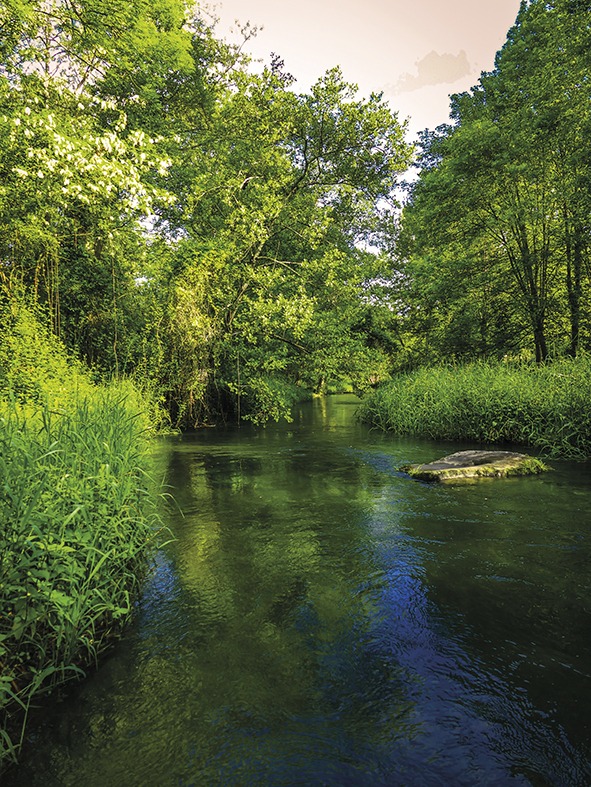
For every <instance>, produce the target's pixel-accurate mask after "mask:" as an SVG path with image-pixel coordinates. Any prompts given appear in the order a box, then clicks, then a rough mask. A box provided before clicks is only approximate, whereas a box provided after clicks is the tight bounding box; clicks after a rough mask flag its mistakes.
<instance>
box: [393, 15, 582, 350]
mask: <svg viewBox="0 0 591 787" xmlns="http://www.w3.org/2000/svg"><path fill="white" fill-rule="evenodd" d="M588 14H589V11H588V8H587V5H586V4H579V5H576V4H573V3H571V2H568V0H557V1H556V2H553V3H545V2H544V3H543V2H541V1H538V0H533V2H529V3H523V4H522V6H521V10H520V12H519V15H518V17H517V21H516V24H515V25H514V27H513V28H512V29H511V30H510V31H509V34H508V37H507V42H506V44H505V46H504V47H503V48H502V50H501V51H500V52H499V53H498V55H497V59H496V63H495V69H494V71H493V72H491V73H489V74H483V75H482V77H481V79H480V80H479V83H478V85H477V86H476V87H474V88H473V89H472V91H470V92H468V93H464V94H461V95H457V96H454V97H453V98H452V120H453V125H449V126H444V127H441V128H439V129H438V130H437V131H436V132H434V133H426V134H424V135H423V138H422V153H421V155H420V159H419V163H420V165H421V167H422V169H421V174H420V177H419V179H418V181H417V183H416V184H415V185H414V187H413V188H412V192H411V197H410V200H409V203H408V205H407V207H406V208H405V211H404V216H403V227H404V230H403V233H404V236H405V240H404V242H403V244H402V245H401V247H400V249H399V251H400V253H401V255H403V257H402V262H401V269H402V271H403V274H404V295H405V297H406V299H407V302H408V303H409V314H408V318H409V319H408V329H409V331H410V333H411V334H412V335H413V337H414V339H415V341H418V342H419V346H420V344H421V340H422V342H423V343H426V344H427V345H428V346H427V348H423V360H427V361H430V360H432V358H430V357H429V353H428V351H427V352H426V351H425V350H429V349H430V350H431V356H432V355H434V354H435V355H437V354H439V356H441V355H444V356H446V357H452V358H454V357H455V358H463V359H470V358H478V357H490V356H491V355H493V356H496V357H502V356H503V355H504V354H505V353H519V352H520V351H521V350H524V349H527V350H528V351H529V352H531V353H532V355H533V356H534V357H535V358H536V360H537V361H543V360H545V359H546V358H547V357H549V356H553V357H556V356H559V355H563V354H569V355H571V356H575V355H576V354H577V352H578V351H579V349H584V350H588V349H589V347H590V346H591V323H590V321H589V315H590V313H591V312H590V310H589V307H590V303H589V293H588V289H589V288H588V284H589V271H590V266H589V249H590V243H589V232H590V227H589V209H590V207H591V205H590V202H589V195H590V193H591V192H590V182H589V171H590V170H589V163H590V161H591V158H590V156H591V149H590V147H589V139H590V136H589V131H590V130H591V110H590V106H591V104H590V101H589V98H590V95H591V94H590V90H591V86H590V83H589V78H588V75H589V65H590V63H589V52H590V51H591V46H590V44H591V39H590V36H591V32H590V29H589V25H588V24H587V22H588Z"/></svg>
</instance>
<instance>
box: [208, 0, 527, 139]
mask: <svg viewBox="0 0 591 787" xmlns="http://www.w3.org/2000/svg"><path fill="white" fill-rule="evenodd" d="M211 7H212V8H213V10H214V12H215V15H216V16H217V17H219V20H220V21H219V24H218V27H217V31H218V35H220V36H221V37H223V38H227V39H228V40H232V41H235V40H236V36H235V34H233V33H232V32H231V30H232V28H234V29H236V25H235V20H238V21H239V22H240V23H246V22H250V23H251V24H252V25H255V26H259V27H262V29H261V30H259V32H258V34H257V35H256V37H255V38H254V39H251V40H250V41H249V42H248V43H247V45H246V47H245V50H246V51H247V52H248V53H249V54H250V55H252V56H253V57H254V58H256V59H262V60H263V62H265V63H268V62H269V61H270V55H271V52H275V53H277V54H278V55H279V56H280V57H281V58H282V59H283V60H284V61H285V68H286V70H287V71H288V72H290V73H291V74H293V76H294V77H296V79H297V83H296V85H295V89H296V90H301V91H306V90H308V89H309V88H310V86H311V85H312V84H313V83H314V82H315V81H316V80H317V79H318V78H319V77H320V76H321V75H322V74H323V73H324V72H325V71H326V70H327V69H329V68H332V67H333V66H335V65H339V66H341V68H342V70H343V74H344V77H345V79H346V80H347V81H349V82H354V83H356V84H358V85H359V89H360V94H361V95H365V96H367V95H369V93H371V92H372V91H376V92H383V94H384V98H386V99H387V100H388V103H389V104H390V106H391V107H392V109H394V110H396V111H398V113H399V117H400V119H401V120H403V119H404V118H408V119H409V127H408V135H409V137H410V138H413V137H414V135H415V134H416V133H417V132H418V131H420V130H421V129H424V128H431V129H433V128H435V127H436V126H438V125H439V124H440V123H445V122H447V120H448V118H449V94H450V93H458V92H462V91H464V90H468V89H469V88H470V87H472V86H473V85H475V84H476V83H477V81H478V78H479V76H480V73H481V72H482V71H490V70H491V69H492V68H493V65H494V57H495V53H496V52H497V50H499V49H500V48H501V47H502V45H503V43H504V42H505V38H506V35H507V31H508V30H509V28H510V27H511V25H512V24H513V22H514V21H515V18H516V16H517V12H518V10H519V0H246V1H245V0H217V1H216V2H215V4H213V5H212V6H211Z"/></svg>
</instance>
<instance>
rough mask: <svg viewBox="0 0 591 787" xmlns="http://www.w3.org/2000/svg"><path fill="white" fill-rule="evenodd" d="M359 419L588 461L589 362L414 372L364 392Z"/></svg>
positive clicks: (394, 428)
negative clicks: (533, 448) (504, 444)
mask: <svg viewBox="0 0 591 787" xmlns="http://www.w3.org/2000/svg"><path fill="white" fill-rule="evenodd" d="M359 417H360V418H361V420H363V421H365V422H366V423H369V424H372V425H373V426H376V427H379V428H380V429H384V430H388V431H392V432H395V433H396V434H401V435H414V436H421V437H428V438H431V439H436V440H465V441H471V442H477V443H485V444H487V445H489V444H496V445H498V444H503V443H512V444H520V445H530V446H533V447H535V448H536V449H538V450H540V451H541V452H542V453H543V454H545V455H547V456H555V457H563V458H571V459H587V458H590V457H591V360H590V359H588V358H581V359H576V360H570V359H569V360H561V361H557V362H554V363H552V364H547V365H541V366H535V365H511V364H505V363H499V364H486V363H478V364H469V365H466V366H459V367H445V366H442V367H436V368H428V369H421V370H418V371H416V372H412V373H408V374H402V375H399V376H398V377H397V378H396V379H395V380H394V381H392V382H389V383H387V384H385V385H383V386H381V387H380V388H378V389H377V390H375V391H373V392H372V393H371V394H369V395H368V396H367V397H366V398H365V399H364V400H363V402H362V404H361V406H360V409H359Z"/></svg>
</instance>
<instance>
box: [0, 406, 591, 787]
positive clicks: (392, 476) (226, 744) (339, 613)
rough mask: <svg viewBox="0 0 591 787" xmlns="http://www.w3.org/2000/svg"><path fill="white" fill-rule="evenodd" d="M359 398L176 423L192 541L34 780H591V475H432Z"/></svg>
mask: <svg viewBox="0 0 591 787" xmlns="http://www.w3.org/2000/svg"><path fill="white" fill-rule="evenodd" d="M354 408H355V401H354V399H353V398H352V397H332V398H330V399H328V400H319V401H315V402H313V403H308V404H305V405H303V406H302V407H301V408H300V409H299V410H298V412H297V413H296V416H295V419H294V422H293V423H292V424H288V425H283V426H272V427H268V428H266V429H258V430H257V429H254V428H252V427H249V426H246V427H243V428H241V429H230V428H228V429H221V430H213V429H211V430H206V431H204V432H199V433H197V434H195V435H186V436H182V437H174V438H170V439H167V440H163V441H162V443H161V445H160V448H159V461H160V462H161V463H162V465H163V467H165V468H166V473H167V479H168V482H169V483H170V484H171V486H172V487H173V488H174V494H175V498H176V501H177V506H170V508H169V510H168V511H167V517H168V520H169V525H170V527H171V528H172V529H173V531H174V533H175V536H176V541H175V542H174V543H172V544H170V545H168V546H167V547H166V548H165V549H164V550H163V551H162V552H161V553H160V554H159V556H158V561H157V565H156V570H155V572H154V574H153V576H152V577H151V579H150V582H149V583H148V585H147V587H146V591H145V594H144V597H143V599H142V602H141V604H140V608H139V614H138V617H137V620H136V622H135V624H134V625H133V627H132V628H131V629H130V630H129V632H128V634H127V636H126V637H125V639H124V640H123V641H122V642H121V643H120V645H119V646H118V648H117V649H116V651H115V653H114V654H113V655H112V656H111V657H110V658H109V659H108V660H107V661H106V662H105V664H104V665H103V666H102V667H101V669H100V670H99V671H98V672H97V673H96V674H95V675H93V676H91V677H90V678H89V679H88V680H87V681H86V682H84V683H83V684H81V685H80V686H78V687H76V688H75V690H74V691H72V692H71V693H70V694H69V696H67V697H66V698H65V699H63V700H62V701H61V702H59V703H56V704H55V706H54V707H52V708H49V709H47V710H46V711H45V712H44V713H43V716H42V717H41V722H40V723H39V724H37V725H36V727H35V729H34V730H33V731H32V732H31V734H30V739H29V742H28V745H27V750H26V754H25V760H24V762H23V764H22V766H21V767H20V768H19V769H18V770H16V771H13V772H12V773H11V774H10V777H9V781H8V782H7V784H14V785H15V786H16V785H25V784H26V785H32V786H33V785H41V784H42V785H44V786H46V785H80V784H85V785H89V786H90V787H92V786H93V785H97V786H100V787H104V786H105V785H119V784H125V785H138V786H139V785H255V784H256V785H259V784H260V785H300V784H301V785H335V786H336V785H358V784H359V785H366V784H368V785H374V784H375V785H474V784H479V785H505V784H515V785H527V784H531V785H565V787H566V786H567V785H568V787H571V786H572V785H586V784H589V783H591V765H590V760H589V756H590V741H591V724H590V721H589V718H588V710H589V707H590V705H589V701H590V700H591V676H590V669H591V658H590V657H591V642H590V641H589V639H590V638H589V636H588V634H589V623H590V620H589V616H590V606H591V605H590V602H589V598H590V594H589V591H590V585H591V579H590V576H589V565H590V561H589V558H590V551H591V535H590V533H589V520H588V511H589V510H590V508H591V506H590V503H591V483H590V479H589V476H588V468H585V467H584V466H576V465H571V466H568V465H560V466H559V467H558V468H557V469H556V470H555V471H554V473H552V474H551V475H547V476H544V477H539V478H530V479H515V480H504V481H501V482H495V481H485V482H481V483H479V484H476V485H470V486H446V487H443V486H442V487H432V486H427V485H424V484H420V483H417V482H413V481H410V480H409V479H408V478H406V477H405V476H403V475H402V474H400V473H398V472H397V470H396V467H397V466H398V465H399V464H402V463H404V462H408V461H427V460H430V459H434V458H436V457H437V456H439V455H441V454H443V453H446V452H449V451H451V450H457V448H458V446H457V445H448V446H442V445H441V444H439V445H436V444H433V443H428V442H420V443H419V442H416V441H409V440H400V439H397V438H394V437H392V436H389V435H382V434H376V433H374V432H370V431H368V430H367V429H366V428H365V427H363V426H361V425H359V424H357V423H356V422H355V420H354V418H353V411H354Z"/></svg>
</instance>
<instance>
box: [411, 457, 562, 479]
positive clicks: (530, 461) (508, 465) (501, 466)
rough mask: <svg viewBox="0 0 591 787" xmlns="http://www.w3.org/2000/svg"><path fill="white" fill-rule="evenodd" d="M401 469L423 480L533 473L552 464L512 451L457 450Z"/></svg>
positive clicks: (503, 476)
mask: <svg viewBox="0 0 591 787" xmlns="http://www.w3.org/2000/svg"><path fill="white" fill-rule="evenodd" d="M400 469H401V470H402V471H403V472H405V473H408V474H409V475H410V476H411V477H412V478H417V479H419V480H421V481H458V480H468V479H476V478H506V477H507V476H523V475H534V474H536V473H543V472H544V471H545V470H549V469H550V468H549V467H547V466H546V465H545V464H544V463H543V462H541V461H540V460H539V459H536V458H535V457H533V456H528V455H527V454H518V453H514V452H512V451H457V452H456V453H455V454H450V455H449V456H444V457H443V458H442V459H438V460H437V461H436V462H429V463H428V464H425V465H404V466H403V467H401V468H400Z"/></svg>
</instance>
